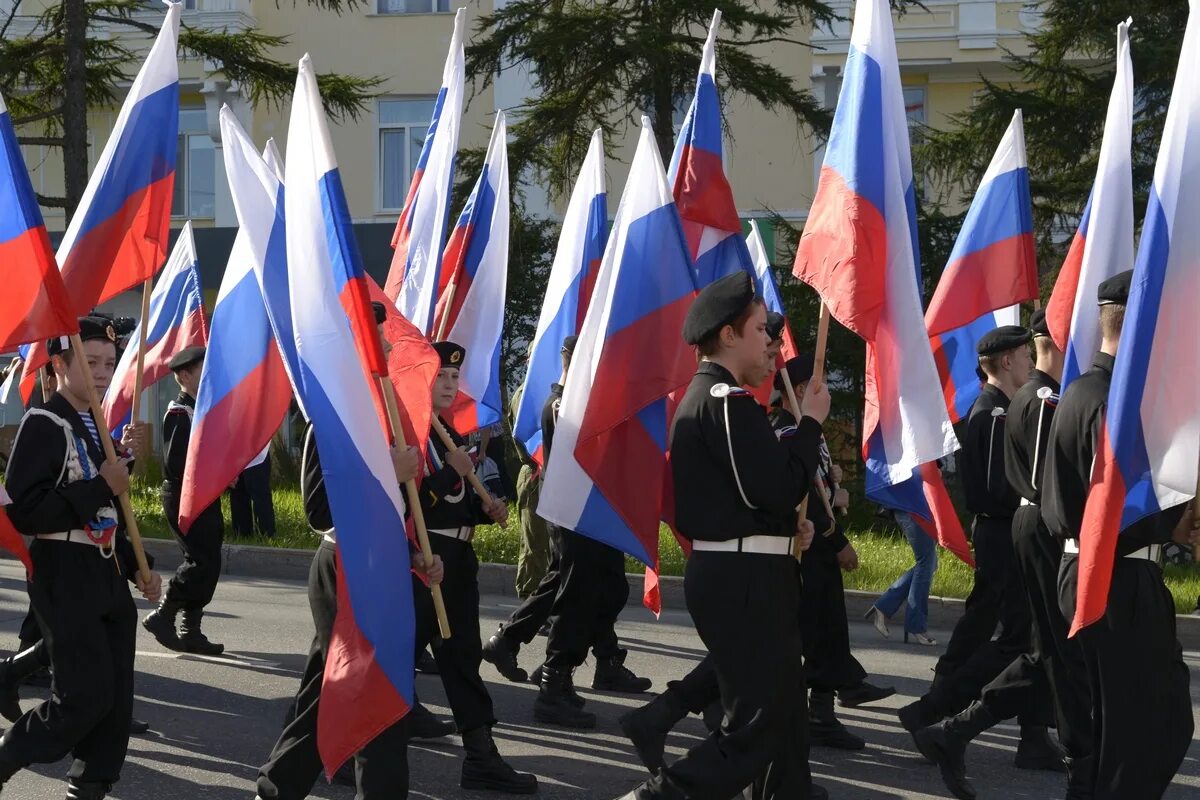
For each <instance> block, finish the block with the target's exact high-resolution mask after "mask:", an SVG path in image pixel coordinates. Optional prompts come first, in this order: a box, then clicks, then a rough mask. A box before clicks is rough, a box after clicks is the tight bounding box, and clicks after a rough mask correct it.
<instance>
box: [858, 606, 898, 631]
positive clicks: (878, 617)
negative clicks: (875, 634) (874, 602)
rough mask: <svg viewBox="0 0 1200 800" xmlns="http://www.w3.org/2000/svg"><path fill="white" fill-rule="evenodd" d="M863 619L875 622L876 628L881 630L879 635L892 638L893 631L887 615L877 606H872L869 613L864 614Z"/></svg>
mask: <svg viewBox="0 0 1200 800" xmlns="http://www.w3.org/2000/svg"><path fill="white" fill-rule="evenodd" d="M863 619H865V620H867V621H868V622H870V623H871V624H873V625H874V626H875V630H877V631H879V635H880V636H882V637H883V638H885V639H890V638H891V637H892V632H891V631H889V630H888V624H887V617H885V616H884V615H883V612H882V611H880V610H879V609H878V608H876V607H875V606H871V607H870V608H869V609H868V610H867V613H866V614H863Z"/></svg>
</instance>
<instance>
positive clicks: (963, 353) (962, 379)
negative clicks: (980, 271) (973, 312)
mask: <svg viewBox="0 0 1200 800" xmlns="http://www.w3.org/2000/svg"><path fill="white" fill-rule="evenodd" d="M1020 324H1021V307H1020V306H1019V305H1013V306H1009V307H1008V308H1002V309H1000V310H998V311H989V312H988V313H986V314H984V315H982V316H980V317H979V318H978V319H975V320H973V321H971V322H970V323H968V324H966V325H964V326H962V327H961V328H955V329H954V330H951V331H946V332H945V333H941V334H938V335H937V336H931V337H929V341H930V344H931V346H932V347H933V361H934V363H935V364H937V370H938V378H939V380H940V381H941V385H942V396H943V397H944V398H945V399H946V410H947V411H949V412H950V421H951V422H953V423H954V424H956V425H957V424H958V423H959V422H961V421H962V420H964V419H966V418H967V414H969V413H970V411H971V406H972V405H974V404H975V401H976V399H978V398H979V394H980V392H982V391H983V383H982V382H981V381H980V380H979V373H978V372H977V370H978V369H979V355H978V353H977V351H976V349H975V347H976V345H978V344H979V340H980V339H981V338H983V335H984V334H985V333H987V332H988V331H993V330H995V329H996V328H998V327H1000V326H1001V325H1020Z"/></svg>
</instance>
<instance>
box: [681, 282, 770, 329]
mask: <svg viewBox="0 0 1200 800" xmlns="http://www.w3.org/2000/svg"><path fill="white" fill-rule="evenodd" d="M752 300H754V281H752V280H750V273H748V272H746V271H745V270H740V269H739V270H738V271H737V272H732V273H730V274H729V275H726V276H725V277H724V278H720V279H719V280H715V281H713V282H712V283H710V284H709V285H708V286H705V287H704V288H703V289H701V290H700V294H698V295H697V296H696V299H695V300H693V301H692V307H691V308H689V309H688V313H687V318H686V319H684V321H683V340H684V341H685V342H687V343H688V344H700V343H701V342H703V341H704V340H705V339H707V338H708V337H709V336H712V335H713V334H714V333H716V332H717V331H719V330H721V328H723V327H725V326H726V325H728V324H730V323H731V322H733V321H734V320H735V319H737V318H738V317H739V316H740V315H741V313H742V312H743V311H745V310H746V306H748V305H749V304H750V302H751V301H752Z"/></svg>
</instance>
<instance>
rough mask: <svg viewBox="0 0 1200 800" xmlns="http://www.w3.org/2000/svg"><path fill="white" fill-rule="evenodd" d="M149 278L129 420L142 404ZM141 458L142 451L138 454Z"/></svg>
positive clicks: (145, 286) (134, 418) (134, 419)
mask: <svg viewBox="0 0 1200 800" xmlns="http://www.w3.org/2000/svg"><path fill="white" fill-rule="evenodd" d="M151 280H152V279H151V278H147V279H146V281H145V283H143V284H142V321H141V324H140V325H138V349H137V370H136V371H135V372H134V373H133V407H132V408H131V409H130V411H129V421H130V422H137V421H138V413H139V412H140V411H141V405H142V371H143V370H144V369H145V368H146V325H147V319H148V318H149V316H150V281H151ZM136 455H137V456H138V457H139V458H140V457H141V456H142V453H137V454H136Z"/></svg>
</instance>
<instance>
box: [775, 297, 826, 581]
mask: <svg viewBox="0 0 1200 800" xmlns="http://www.w3.org/2000/svg"><path fill="white" fill-rule="evenodd" d="M828 341H829V306H827V305H825V301H823V300H822V301H821V315H820V317H819V318H818V320H817V346H816V350H815V351H814V353H813V374H812V378H811V379H809V385H810V386H819V385H820V384H821V383H822V382H824V380H825V346H826V344H827V343H828ZM783 385H784V388H785V390H786V391H787V395H788V402H789V403H791V405H792V414H793V415H794V416H795V417H796V422H797V423H799V422H800V403H798V402H797V401H796V390H795V389H794V388H793V387H792V381H791V378H789V377H788V376H787V374H786V373H785V374H784V379H783ZM808 498H809V495H808V494H805V495H804V499H803V500H801V501H800V505H798V506H796V511H797V512H798V513H799V514H800V516H801V518H803V517H805V516H807V514H808ZM821 498H822V499H823V500H824V501H825V509H826V511H828V512H829V519H831V520H832V519H833V509H832V508H830V507H829V498H827V497H825V493H824V492H821ZM792 554H793V555H794V556H796V560H797V561H799V560H800V559H801V558H802V557H803V554H804V551H803V550H801V549H800V540H799V539H796V540H795V544H794V545H793V547H792Z"/></svg>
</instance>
